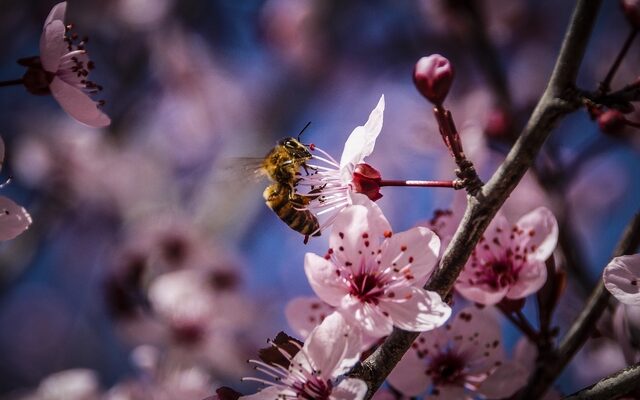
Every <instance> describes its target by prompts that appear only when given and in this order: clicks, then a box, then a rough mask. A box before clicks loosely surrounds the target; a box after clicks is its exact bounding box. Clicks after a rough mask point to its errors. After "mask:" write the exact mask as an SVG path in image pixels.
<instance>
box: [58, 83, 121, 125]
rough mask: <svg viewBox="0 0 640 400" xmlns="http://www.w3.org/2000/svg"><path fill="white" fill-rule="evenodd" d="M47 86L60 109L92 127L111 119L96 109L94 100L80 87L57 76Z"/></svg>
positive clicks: (106, 122) (107, 123) (107, 122)
mask: <svg viewBox="0 0 640 400" xmlns="http://www.w3.org/2000/svg"><path fill="white" fill-rule="evenodd" d="M49 87H50V88H51V94H52V95H53V97H54V98H55V99H56V100H57V101H58V103H59V104H60V106H61V107H62V109H63V110H65V111H66V112H67V114H69V115H70V116H72V117H73V118H75V119H76V120H78V121H79V122H82V123H83V124H86V125H89V126H92V127H94V128H100V127H103V126H107V125H109V124H110V123H111V119H109V117H107V115H106V114H104V113H103V112H102V111H100V109H98V105H97V104H96V102H95V101H93V100H92V99H91V98H90V97H89V96H88V95H87V94H86V93H84V92H83V91H81V90H80V89H76V88H75V87H73V86H71V85H69V84H67V83H65V82H64V81H63V80H62V79H60V78H58V77H55V78H53V81H52V82H51V85H50V86H49Z"/></svg>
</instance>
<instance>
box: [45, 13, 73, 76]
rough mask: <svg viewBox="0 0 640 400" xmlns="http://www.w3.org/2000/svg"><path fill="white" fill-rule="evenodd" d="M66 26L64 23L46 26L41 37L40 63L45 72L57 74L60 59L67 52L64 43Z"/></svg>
mask: <svg viewBox="0 0 640 400" xmlns="http://www.w3.org/2000/svg"><path fill="white" fill-rule="evenodd" d="M64 32H65V26H64V23H63V22H62V21H58V20H56V21H53V22H51V23H50V24H48V25H46V26H45V27H44V29H43V30H42V35H41V36H40V62H42V67H43V68H44V69H45V71H49V72H53V73H55V72H56V71H58V67H59V66H60V57H62V55H63V54H65V53H66V52H67V43H66V42H65V41H64Z"/></svg>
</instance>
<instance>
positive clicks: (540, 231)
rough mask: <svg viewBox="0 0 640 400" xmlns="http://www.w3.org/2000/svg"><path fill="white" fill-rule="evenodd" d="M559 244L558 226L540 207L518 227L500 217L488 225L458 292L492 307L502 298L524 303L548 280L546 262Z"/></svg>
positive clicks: (469, 262)
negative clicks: (521, 300)
mask: <svg viewBox="0 0 640 400" xmlns="http://www.w3.org/2000/svg"><path fill="white" fill-rule="evenodd" d="M557 241H558V223H557V222H556V219H555V217H554V216H553V214H552V213H551V211H549V210H548V209H547V208H544V207H539V208H537V209H535V210H533V211H531V212H530V213H528V214H526V215H524V216H523V217H521V218H520V219H519V220H518V222H517V223H516V224H515V225H510V224H509V223H508V221H507V219H506V218H505V217H504V216H502V215H500V214H498V215H497V216H496V217H495V218H494V220H493V221H492V222H491V223H490V224H489V227H488V228H487V230H486V232H485V235H484V236H483V237H482V238H481V239H480V243H479V244H478V245H477V246H476V248H475V250H474V251H473V253H472V255H471V257H470V259H469V260H468V261H467V264H466V265H465V267H464V270H463V271H462V273H461V274H460V276H459V277H458V280H457V281H456V285H455V288H456V290H457V291H458V292H459V293H460V294H462V295H463V296H464V297H465V298H467V299H469V300H471V301H475V302H477V303H480V304H485V305H492V304H496V303H499V302H500V301H501V300H502V299H503V298H505V297H506V298H508V299H521V298H524V297H526V296H528V295H530V294H531V293H535V292H536V291H537V290H538V289H540V288H541V287H542V285H543V284H544V282H545V281H546V279H547V269H546V266H545V261H546V260H547V258H549V257H550V256H551V255H552V254H553V250H554V249H555V247H556V243H557Z"/></svg>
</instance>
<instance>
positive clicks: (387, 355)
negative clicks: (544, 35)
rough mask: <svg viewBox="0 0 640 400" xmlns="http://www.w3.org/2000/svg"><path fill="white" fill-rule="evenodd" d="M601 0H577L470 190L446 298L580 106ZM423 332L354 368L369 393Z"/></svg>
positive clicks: (444, 262)
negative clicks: (547, 66) (501, 156)
mask: <svg viewBox="0 0 640 400" xmlns="http://www.w3.org/2000/svg"><path fill="white" fill-rule="evenodd" d="M601 2H602V0H579V1H578V2H577V4H576V7H575V10H574V12H573V15H572V17H571V22H570V24H569V27H568V28H567V33H566V35H565V37H564V40H563V43H562V48H561V50H560V54H559V56H558V60H557V62H556V65H555V67H554V70H553V73H552V75H551V79H550V82H549V85H548V87H547V89H546V90H545V92H544V94H543V95H542V97H541V99H540V101H539V102H538V105H537V106H536V108H535V110H534V111H533V114H532V115H531V118H530V119H529V122H528V123H527V125H526V126H525V128H524V130H523V132H522V134H521V135H520V137H519V138H518V140H517V141H516V143H515V144H514V146H513V148H512V149H511V151H510V152H509V154H508V155H507V157H506V159H505V161H504V162H503V163H502V165H501V166H500V167H499V168H498V170H497V171H496V173H495V174H494V175H493V176H492V178H491V179H490V180H489V182H488V183H487V184H486V185H485V186H484V187H483V188H482V190H481V191H480V192H479V193H477V195H476V196H469V198H468V206H467V210H466V211H465V214H464V216H463V218H462V222H461V223H460V225H459V226H458V229H457V230H456V233H455V234H454V236H453V238H452V240H451V242H450V243H449V246H448V247H447V249H446V250H445V253H444V255H443V257H442V259H441V261H440V268H439V269H438V271H437V272H436V273H435V275H434V276H433V277H432V279H431V280H430V281H429V283H428V284H427V286H426V287H427V289H429V290H432V291H435V292H437V293H438V294H440V296H442V297H443V298H446V296H447V295H448V294H449V292H450V291H451V289H452V287H453V284H454V283H455V281H456V279H457V277H458V275H459V274H460V271H461V270H462V268H463V267H464V265H465V263H466V261H467V259H468V258H469V256H470V255H471V252H472V250H473V249H474V247H475V246H476V244H477V243H478V241H479V240H480V238H481V236H482V234H483V233H484V230H485V229H486V227H487V225H488V224H489V222H490V221H491V219H492V218H493V217H494V216H495V214H496V213H497V212H498V209H499V208H500V207H501V206H502V204H503V203H504V201H505V200H506V199H507V197H508V196H509V194H510V193H511V192H512V191H513V189H514V188H515V187H516V185H517V184H518V182H520V180H521V179H522V177H523V176H524V174H525V172H526V171H527V170H528V169H529V168H530V167H531V165H532V164H533V161H534V159H535V157H536V155H537V154H538V152H539V151H540V147H541V146H542V144H543V143H544V141H545V140H546V138H547V137H548V136H549V134H550V133H551V130H552V129H553V128H554V127H555V125H556V124H557V123H558V121H559V120H560V118H562V117H563V116H564V115H566V114H568V113H570V112H573V111H575V110H576V109H577V108H578V107H579V106H580V103H579V101H578V99H577V96H575V92H574V91H573V90H572V89H573V87H574V84H575V79H576V76H577V74H578V69H579V67H580V64H581V62H582V58H583V56H584V52H585V49H586V46H587V42H588V39H589V36H590V34H591V30H592V27H593V24H594V22H595V19H596V16H597V14H598V9H599V7H600V3H601ZM417 335H418V334H417V333H415V332H407V331H403V330H400V329H394V331H393V332H392V333H391V335H389V337H388V338H387V340H385V342H383V343H382V344H381V345H380V346H379V347H378V348H377V349H376V351H374V352H373V354H371V355H370V356H369V357H368V358H367V359H366V360H365V361H363V362H362V363H361V364H359V365H357V366H356V367H355V368H354V369H353V370H352V371H351V373H350V374H349V375H350V376H353V377H357V378H360V379H362V380H364V381H365V382H366V383H367V386H368V388H369V390H368V392H367V397H366V398H371V396H373V394H374V393H375V391H376V390H377V389H378V388H379V387H380V385H381V384H382V382H383V381H384V379H385V378H386V376H387V375H389V373H390V372H391V370H392V369H393V368H394V367H395V365H396V364H397V363H398V361H400V358H401V357H402V355H403V354H404V353H405V352H406V351H407V350H408V349H409V347H410V346H411V343H412V342H413V340H414V339H415V338H416V337H417Z"/></svg>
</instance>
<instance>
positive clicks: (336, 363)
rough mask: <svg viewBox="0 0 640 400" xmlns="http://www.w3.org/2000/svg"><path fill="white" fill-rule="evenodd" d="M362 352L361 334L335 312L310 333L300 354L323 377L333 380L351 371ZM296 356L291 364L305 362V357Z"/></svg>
mask: <svg viewBox="0 0 640 400" xmlns="http://www.w3.org/2000/svg"><path fill="white" fill-rule="evenodd" d="M361 348H362V335H361V331H360V330H359V329H358V328H357V327H353V326H350V325H349V324H348V323H347V321H346V320H345V319H344V317H343V316H342V314H340V313H338V312H334V313H333V314H331V315H329V316H328V317H327V318H325V320H324V321H323V322H322V324H320V325H318V327H317V328H315V329H314V330H313V331H312V332H311V334H310V335H309V337H308V338H307V340H306V341H305V343H304V346H303V347H302V352H306V355H307V356H308V358H309V359H310V360H311V361H312V362H313V363H314V367H315V369H316V370H318V371H320V375H321V376H322V377H324V378H325V379H333V378H336V377H338V376H339V375H342V374H344V373H345V372H347V371H348V370H349V369H351V367H353V365H354V364H355V363H356V362H357V361H358V360H359V359H360V349H361ZM298 355H299V356H298ZM298 355H296V357H294V361H298V362H304V359H305V355H304V354H303V353H298Z"/></svg>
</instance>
